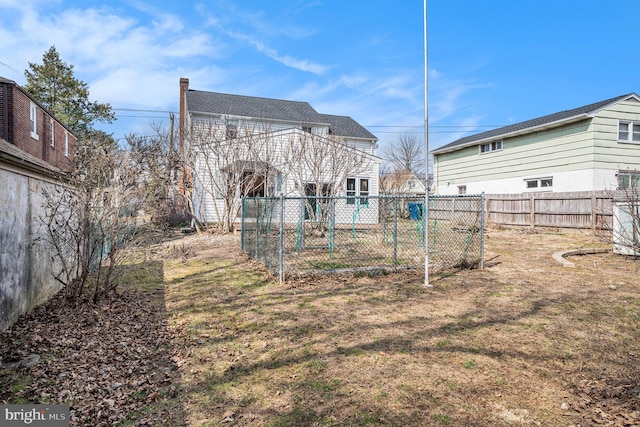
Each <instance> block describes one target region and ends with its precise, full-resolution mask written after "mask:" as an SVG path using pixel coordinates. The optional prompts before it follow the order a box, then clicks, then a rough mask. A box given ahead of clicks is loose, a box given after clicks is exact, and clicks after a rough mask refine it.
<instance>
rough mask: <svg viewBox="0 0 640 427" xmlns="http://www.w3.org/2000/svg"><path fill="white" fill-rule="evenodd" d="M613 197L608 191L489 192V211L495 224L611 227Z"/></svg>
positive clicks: (488, 214) (589, 227)
mask: <svg viewBox="0 0 640 427" xmlns="http://www.w3.org/2000/svg"><path fill="white" fill-rule="evenodd" d="M612 199H613V194H612V193H611V192H606V191H593V192H592V191H580V192H571V193H523V194H488V195H485V203H486V205H485V212H486V215H487V217H486V219H487V221H488V222H491V223H493V224H504V225H521V226H530V227H559V228H588V229H592V230H598V229H600V230H610V229H611V227H612V224H613V207H612Z"/></svg>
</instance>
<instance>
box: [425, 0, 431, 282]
mask: <svg viewBox="0 0 640 427" xmlns="http://www.w3.org/2000/svg"><path fill="white" fill-rule="evenodd" d="M427 52H428V49H427V0H424V170H425V184H426V185H425V187H426V191H425V195H424V285H425V286H429V287H430V286H431V285H430V284H429V77H428V75H429V68H428V64H429V61H428V55H427Z"/></svg>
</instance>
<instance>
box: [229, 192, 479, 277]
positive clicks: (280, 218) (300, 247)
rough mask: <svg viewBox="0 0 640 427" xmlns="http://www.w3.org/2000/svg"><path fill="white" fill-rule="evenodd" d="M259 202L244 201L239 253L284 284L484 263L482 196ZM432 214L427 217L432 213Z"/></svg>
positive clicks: (347, 198)
mask: <svg viewBox="0 0 640 427" xmlns="http://www.w3.org/2000/svg"><path fill="white" fill-rule="evenodd" d="M424 202H425V199H424V197H408V196H369V197H283V196H281V197H259V198H243V200H242V239H241V241H242V243H241V244H242V250H243V252H245V253H246V254H247V255H249V257H251V258H253V259H255V260H257V261H259V262H261V263H263V264H264V265H265V266H266V267H267V269H269V271H271V272H272V273H273V274H275V275H278V276H279V278H280V281H283V280H284V278H285V277H286V276H287V275H303V274H309V273H315V272H343V271H344V272H346V271H367V270H371V271H374V270H378V271H379V270H400V269H408V268H419V267H421V268H424V259H425V235H426V233H425V226H426V225H427V224H425V218H426V217H427V216H428V250H429V272H430V273H431V272H434V273H437V272H443V271H447V270H451V269H460V268H474V267H480V268H482V265H483V247H484V196H483V195H473V196H471V195H465V196H430V197H429V209H428V213H427V212H426V211H427V210H426V209H425V205H424ZM427 214H428V215H427Z"/></svg>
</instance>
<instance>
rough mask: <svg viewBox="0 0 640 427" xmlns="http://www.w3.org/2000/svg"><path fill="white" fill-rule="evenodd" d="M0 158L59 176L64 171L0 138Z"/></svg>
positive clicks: (29, 168)
mask: <svg viewBox="0 0 640 427" xmlns="http://www.w3.org/2000/svg"><path fill="white" fill-rule="evenodd" d="M0 160H3V161H6V162H8V163H11V164H13V165H15V166H19V167H22V168H24V169H28V170H32V171H36V172H39V173H43V174H45V175H54V176H61V175H63V174H64V171H62V170H61V169H58V168H57V167H55V166H53V165H51V164H49V163H47V162H45V161H44V160H42V159H41V158H39V157H36V156H34V155H32V154H29V153H27V152H26V151H23V150H21V149H19V148H18V147H16V146H15V145H13V144H11V143H10V142H7V141H5V140H4V139H3V138H0Z"/></svg>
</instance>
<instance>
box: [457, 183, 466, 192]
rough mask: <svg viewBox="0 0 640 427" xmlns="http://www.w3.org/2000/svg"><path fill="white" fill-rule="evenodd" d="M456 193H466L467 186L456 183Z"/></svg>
mask: <svg viewBox="0 0 640 427" xmlns="http://www.w3.org/2000/svg"><path fill="white" fill-rule="evenodd" d="M458 194H467V186H466V185H458Z"/></svg>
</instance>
